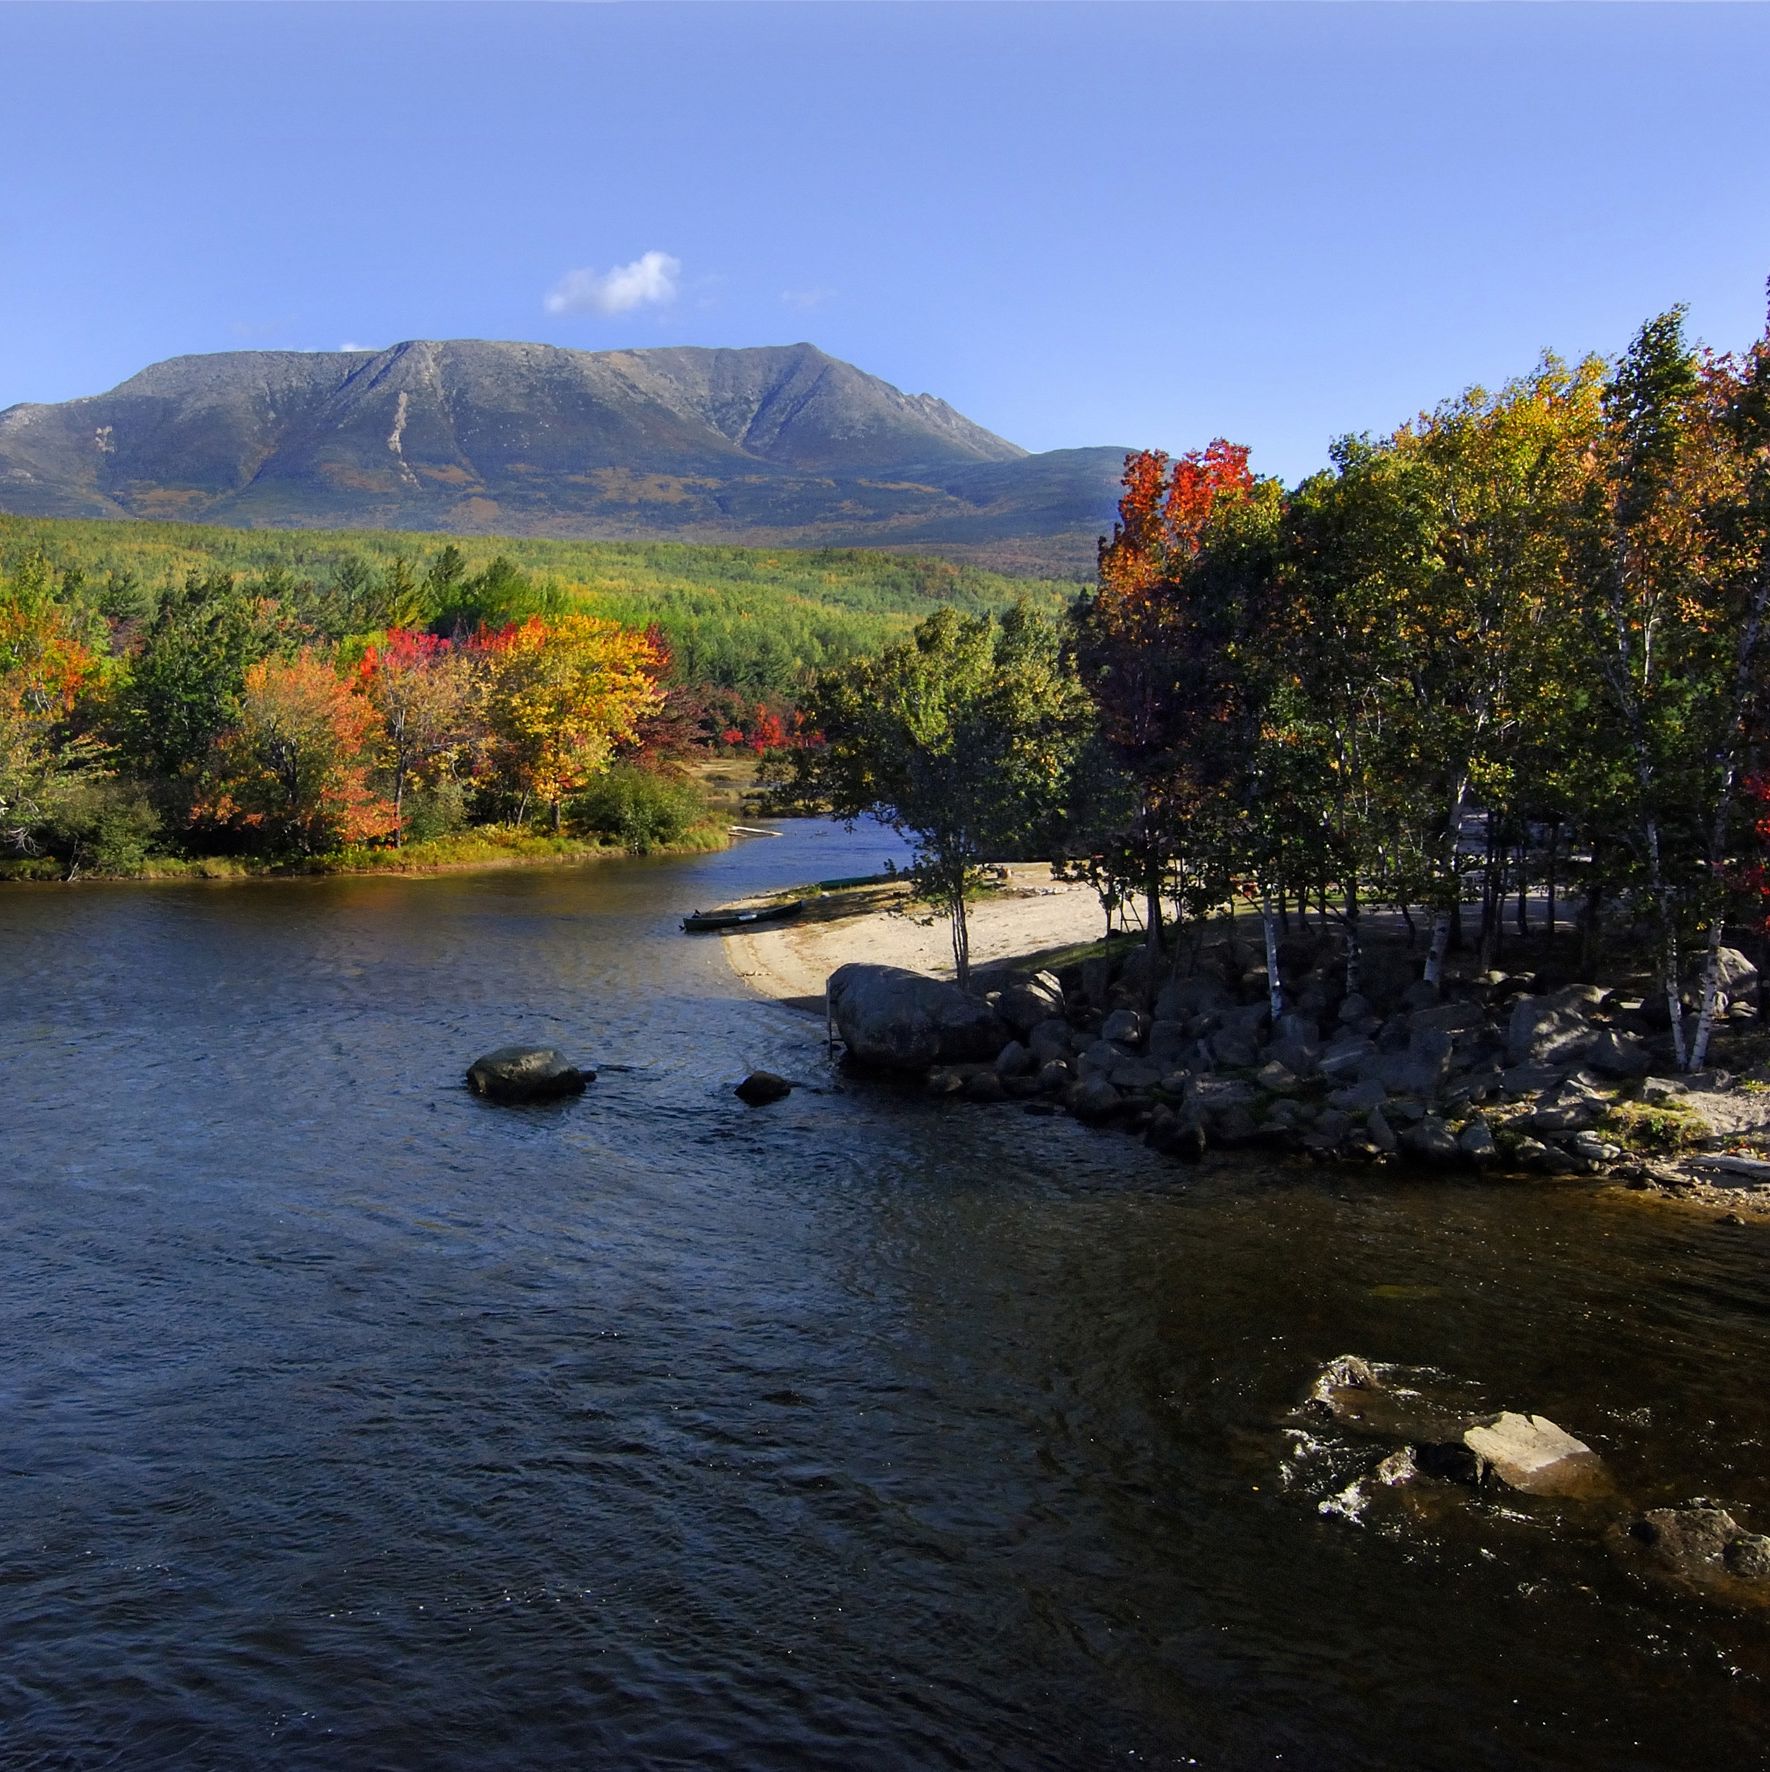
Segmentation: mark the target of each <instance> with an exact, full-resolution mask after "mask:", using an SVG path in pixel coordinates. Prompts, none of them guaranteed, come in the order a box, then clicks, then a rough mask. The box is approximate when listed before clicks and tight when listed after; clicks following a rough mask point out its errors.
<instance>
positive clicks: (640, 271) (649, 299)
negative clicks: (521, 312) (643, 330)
mask: <svg viewBox="0 0 1770 1772" xmlns="http://www.w3.org/2000/svg"><path fill="white" fill-rule="evenodd" d="M681 275H682V260H681V259H679V258H672V257H671V256H670V254H669V253H667V252H646V253H641V254H640V256H639V257H638V258H636V259H634V261H633V262H632V264H630V265H616V266H615V268H614V269H613V270H612V271H591V270H582V271H567V272H566V274H565V275H564V276H563V277H561V278H560V280H559V281H558V282H557V283H555V284H554V285H553V287H552V288H551V289H550V290H548V291H547V296H546V300H545V302H544V303H543V305H544V306H545V307H546V309H547V312H548V313H550V314H582V313H584V312H586V311H587V310H589V309H595V311H596V312H597V313H599V314H624V313H626V312H627V311H628V309H630V308H637V307H643V306H646V305H648V304H649V305H652V306H660V305H662V304H663V303H665V302H672V301H674V300H675V299H676V280H677V279H678V278H679V277H680V276H681Z"/></svg>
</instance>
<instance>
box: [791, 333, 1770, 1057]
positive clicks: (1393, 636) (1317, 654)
mask: <svg viewBox="0 0 1770 1772" xmlns="http://www.w3.org/2000/svg"><path fill="white" fill-rule="evenodd" d="M1123 484H1124V491H1123V497H1122V499H1121V502H1120V507H1119V515H1118V521H1117V523H1116V525H1115V526H1114V530H1113V533H1112V535H1111V536H1110V537H1108V538H1103V540H1102V544H1101V549H1100V563H1099V580H1098V584H1097V585H1096V586H1095V587H1094V588H1093V589H1092V590H1091V591H1090V592H1089V593H1087V594H1086V595H1084V596H1082V597H1081V598H1079V599H1077V600H1076V602H1075V603H1074V605H1073V606H1072V607H1071V609H1070V610H1069V611H1068V613H1067V615H1066V616H1065V617H1063V618H1061V619H1053V618H1051V617H1049V616H1047V615H1046V614H1044V613H1042V612H1040V611H1037V610H1033V609H1030V608H1022V609H1020V610H1017V611H1014V612H1011V613H1010V614H1009V615H1007V616H1006V617H1004V618H1001V619H997V618H995V617H992V616H988V615H978V616H961V615H958V614H956V613H954V612H950V611H949V612H942V613H940V614H937V615H935V616H933V617H931V618H930V619H929V620H928V621H926V622H924V623H923V624H921V625H920V626H919V627H918V629H917V631H916V633H915V634H914V635H913V636H912V637H911V638H910V639H908V640H906V641H903V642H900V643H897V644H894V645H892V646H888V647H886V648H884V649H882V650H881V651H880V652H879V653H877V654H875V655H872V656H869V657H867V658H865V659H862V660H858V661H856V662H854V663H852V664H850V665H848V666H845V667H841V668H838V669H835V670H833V671H828V672H825V673H823V674H822V675H821V676H820V677H819V678H818V680H817V682H816V683H815V684H814V686H813V688H812V689H811V690H810V692H809V693H808V694H807V696H806V697H805V701H804V709H803V713H804V719H805V721H806V724H807V725H808V726H809V727H811V728H813V729H815V730H816V731H817V733H818V734H819V736H820V739H821V741H822V742H821V743H820V744H819V745H817V746H815V747H812V748H808V749H805V750H803V751H802V752H800V753H799V754H798V755H797V757H796V758H795V759H794V763H795V765H796V767H795V770H794V777H795V786H796V791H798V792H799V793H800V794H801V795H804V796H807V797H811V798H817V799H821V800H822V801H823V802H824V803H826V804H828V805H830V806H832V807H834V809H835V810H837V811H838V812H840V813H843V814H846V815H854V814H857V813H859V812H861V811H865V810H872V811H875V812H879V813H882V814H883V815H884V816H886V817H888V818H891V819H892V820H894V821H895V822H896V823H897V824H898V826H899V828H900V829H902V830H904V831H905V832H907V833H908V834H910V835H912V836H913V837H914V839H915V840H916V843H917V845H918V864H917V872H918V876H919V878H920V880H921V883H922V886H923V888H924V890H925V891H926V892H927V894H928V895H929V896H930V897H931V898H932V899H934V900H935V901H936V902H938V903H939V904H941V905H942V906H943V907H944V908H945V909H946V910H947V912H948V914H949V915H950V917H951V919H952V926H953V936H954V944H953V945H954V956H955V961H956V964H957V968H958V971H959V974H960V976H961V978H963V977H964V976H965V974H966V971H967V947H966V935H965V900H966V895H967V893H968V891H970V890H971V889H972V887H973V885H974V883H975V880H976V878H977V874H976V870H977V868H978V865H979V864H980V863H981V862H982V861H984V860H985V859H990V858H997V857H1002V856H1006V855H1020V856H1045V857H1048V858H1049V859H1051V860H1052V861H1053V862H1054V863H1055V864H1056V866H1057V867H1058V868H1059V870H1060V871H1062V872H1065V873H1067V874H1068V875H1069V876H1070V877H1072V878H1085V879H1088V880H1091V881H1092V882H1093V883H1094V884H1095V886H1096V887H1097V889H1098V890H1099V892H1100V894H1101V897H1102V901H1103V903H1104V904H1105V905H1106V907H1107V909H1108V914H1109V916H1110V915H1111V914H1112V912H1113V911H1114V910H1115V909H1116V910H1117V911H1119V913H1120V914H1121V915H1123V916H1129V917H1133V918H1135V919H1137V920H1140V921H1141V923H1142V926H1143V928H1144V930H1145V932H1146V937H1147V940H1148V941H1149V942H1150V943H1151V944H1152V945H1154V946H1159V945H1160V944H1161V942H1162V940H1163V936H1164V930H1169V931H1171V930H1172V929H1173V928H1174V926H1175V925H1177V924H1178V925H1179V926H1181V927H1184V926H1185V925H1187V924H1188V923H1192V924H1194V925H1196V924H1197V922H1198V921H1199V920H1200V919H1202V918H1204V917H1206V916H1208V915H1211V914H1214V913H1215V912H1217V911H1218V910H1219V909H1221V908H1222V907H1223V906H1225V905H1235V904H1240V905H1243V906H1245V907H1247V909H1248V910H1249V911H1250V912H1251V913H1252V914H1254V915H1257V916H1258V917H1259V919H1260V921H1261V923H1262V924H1263V926H1264V931H1265V935H1266V952H1267V956H1268V975H1269V978H1270V981H1271V994H1272V998H1273V1015H1274V1017H1275V1019H1276V1017H1277V1015H1278V1014H1279V1013H1280V1011H1281V1008H1282V1003H1281V986H1280V981H1279V971H1278V967H1277V965H1276V962H1275V960H1274V959H1273V955H1274V952H1275V948H1276V940H1275V936H1276V933H1277V931H1278V930H1279V929H1281V928H1282V927H1285V926H1288V922H1289V919H1290V917H1291V916H1292V915H1293V914H1294V913H1295V914H1305V913H1307V912H1308V911H1309V910H1311V909H1313V911H1314V913H1315V915H1316V916H1317V918H1318V920H1321V921H1324V922H1325V923H1326V924H1327V925H1328V926H1329V927H1331V928H1335V929H1337V930H1338V931H1339V932H1340V939H1341V940H1342V942H1343V946H1344V952H1345V968H1346V980H1345V988H1346V990H1347V992H1348V993H1352V992H1355V991H1356V990H1357V988H1358V969H1359V963H1360V952H1361V930H1363V929H1365V928H1366V927H1367V926H1368V925H1367V923H1366V919H1368V918H1369V917H1370V916H1371V914H1372V913H1374V912H1378V911H1382V912H1384V913H1386V914H1387V915H1388V916H1389V917H1391V918H1394V917H1399V918H1400V919H1401V920H1402V921H1404V922H1405V924H1406V926H1407V929H1408V931H1409V932H1410V936H1413V937H1416V938H1417V953H1418V963H1419V967H1420V983H1421V984H1422V985H1424V986H1426V987H1428V988H1429V989H1430V990H1431V991H1433V992H1436V991H1437V989H1438V988H1440V985H1441V982H1442V979H1443V976H1444V967H1445V962H1446V955H1447V952H1449V950H1450V949H1451V948H1452V946H1453V945H1457V946H1461V945H1462V944H1464V943H1468V944H1470V945H1471V946H1472V947H1473V949H1474V953H1473V956H1472V957H1473V959H1474V962H1475V965H1476V967H1477V968H1480V969H1487V968H1491V967H1493V966H1494V965H1495V963H1496V961H1497V959H1498V957H1499V955H1500V952H1501V949H1502V946H1503V945H1504V943H1505V942H1506V941H1507V939H1508V938H1509V934H1510V932H1511V931H1513V930H1516V931H1518V932H1520V933H1523V932H1526V931H1528V930H1529V928H1530V927H1531V925H1532V922H1533V920H1534V921H1535V922H1536V923H1537V924H1538V925H1539V926H1545V925H1546V926H1547V927H1550V928H1553V927H1554V926H1555V925H1556V923H1557V920H1566V919H1568V918H1570V917H1571V919H1572V921H1573V922H1574V923H1575V925H1576V926H1577V936H1576V938H1577V941H1578V943H1579V947H1580V955H1579V964H1580V966H1581V968H1582V970H1583V972H1584V974H1585V976H1587V977H1588V978H1589V977H1590V976H1592V974H1593V972H1594V970H1595V969H1596V968H1597V967H1598V966H1599V965H1600V964H1601V963H1603V962H1604V960H1605V959H1606V955H1605V952H1604V950H1605V948H1606V947H1607V946H1608V948H1609V949H1610V953H1609V956H1608V958H1609V959H1610V960H1611V961H1613V962H1614V961H1621V962H1624V963H1628V964H1631V965H1636V964H1640V963H1645V964H1646V966H1647V969H1648V970H1649V972H1650V974H1651V977H1652V981H1653V982H1652V985H1651V988H1650V991H1649V998H1650V1001H1657V1002H1658V1003H1659V1004H1661V1005H1663V1009H1662V1011H1661V1014H1662V1025H1665V1023H1667V1022H1669V1026H1670V1031H1671V1035H1672V1040H1673V1043H1674V1047H1675V1053H1676V1057H1677V1060H1678V1063H1679V1065H1680V1067H1681V1068H1687V1069H1699V1068H1701V1066H1702V1064H1703V1062H1704V1059H1705V1055H1706V1051H1707V1047H1708V1042H1709V1038H1710V1033H1711V1029H1712V1027H1713V1023H1714V1016H1715V1010H1716V1005H1717V1001H1718V1000H1719V998H1720V996H1721V990H1720V985H1721V981H1720V979H1719V976H1718V974H1719V957H1720V956H1721V955H1722V953H1723V951H1724V941H1725V939H1726V938H1727V936H1728V933H1729V931H1739V932H1747V931H1749V932H1752V933H1753V934H1755V933H1756V932H1758V931H1761V930H1762V929H1763V927H1764V924H1765V909H1766V893H1767V891H1770V875H1767V874H1766V871H1765V870H1766V861H1767V856H1766V849H1767V847H1770V752H1767V746H1770V725H1767V717H1770V655H1767V653H1766V646H1765V635H1764V618H1765V613H1766V602H1767V600H1770V334H1767V335H1766V337H1764V338H1761V339H1760V340H1758V341H1757V342H1756V343H1755V344H1753V345H1752V346H1751V347H1749V348H1748V349H1746V350H1744V351H1743V352H1739V353H1735V354H1727V353H1721V352H1717V351H1712V350H1708V349H1704V348H1701V347H1699V346H1696V345H1693V344H1692V343H1691V342H1690V341H1689V340H1688V339H1687V337H1686V333H1685V326H1684V317H1683V314H1682V312H1681V311H1680V310H1673V311H1671V312H1668V313H1666V314H1663V315H1660V316H1657V317H1656V318H1654V319H1652V320H1650V321H1649V322H1648V323H1647V324H1645V325H1644V326H1643V327H1642V328H1641V329H1640V331H1639V333H1638V334H1637V335H1636V337H1635V338H1634V340H1633V341H1632V343H1631V344H1630V345H1629V347H1628V348H1627V350H1626V351H1625V352H1624V353H1623V354H1622V355H1621V356H1620V357H1619V358H1617V359H1616V360H1615V361H1614V362H1609V363H1607V362H1605V361H1602V360H1600V359H1597V358H1591V359H1587V360H1585V361H1582V362H1579V363H1574V364H1568V363H1564V362H1562V361H1559V360H1557V359H1556V358H1554V357H1545V358H1543V359H1542V360H1541V361H1540V362H1539V363H1538V364H1537V365H1536V366H1535V367H1534V368H1533V369H1531V370H1530V371H1529V372H1528V373H1526V374H1524V375H1521V376H1519V377H1518V378H1517V379H1515V380H1513V381H1510V382H1508V383H1507V384H1506V385H1504V386H1503V387H1500V388H1498V389H1495V390H1488V389H1483V388H1479V387H1474V388H1470V389H1467V390H1466V391H1465V392H1463V393H1462V394H1460V395H1458V396H1456V397H1455V398H1453V399H1449V400H1446V401H1445V402H1443V403H1442V404H1440V405H1438V406H1437V407H1435V408H1433V409H1432V410H1430V411H1427V412H1423V413H1422V414H1420V415H1419V416H1418V417H1417V418H1415V419H1413V420H1412V421H1410V422H1408V423H1406V424H1404V425H1402V426H1400V427H1399V428H1398V429H1397V430H1396V431H1395V432H1394V433H1393V434H1391V435H1388V436H1385V437H1381V438H1370V437H1363V436H1358V437H1346V438H1343V439H1342V440H1341V441H1340V442H1339V443H1338V444H1337V445H1336V446H1335V448H1334V451H1333V465H1332V467H1331V468H1330V469H1328V470H1325V471H1323V472H1321V473H1318V474H1316V475H1314V476H1312V477H1310V478H1309V479H1307V480H1305V481H1304V482H1302V483H1301V484H1300V485H1297V486H1295V487H1291V488H1286V487H1284V486H1282V485H1280V484H1279V483H1278V482H1277V481H1275V480H1272V479H1268V478H1261V477H1260V476H1258V475H1257V474H1255V473H1254V472H1253V470H1252V468H1251V467H1250V464H1249V453H1248V451H1247V450H1246V449H1245V448H1241V447H1239V446H1236V445H1232V444H1230V443H1228V442H1225V441H1223V440H1218V441H1216V442H1213V443H1212V444H1211V445H1210V446H1209V447H1207V448H1204V449H1202V450H1198V451H1195V452H1193V453H1190V454H1188V455H1185V456H1183V457H1182V458H1180V459H1179V460H1175V461H1170V460H1169V459H1168V458H1167V457H1165V456H1164V455H1162V454H1159V453H1154V452H1145V453H1139V454H1135V455H1133V456H1131V457H1130V458H1129V459H1128V460H1127V463H1126V469H1125V475H1124V483H1123Z"/></svg>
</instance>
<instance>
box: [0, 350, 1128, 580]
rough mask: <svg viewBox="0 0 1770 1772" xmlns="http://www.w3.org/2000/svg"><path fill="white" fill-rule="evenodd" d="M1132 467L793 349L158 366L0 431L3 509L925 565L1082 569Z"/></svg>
mask: <svg viewBox="0 0 1770 1772" xmlns="http://www.w3.org/2000/svg"><path fill="white" fill-rule="evenodd" d="M1122 459H1123V451H1121V450H1117V449H1082V450H1054V451H1048V452H1045V453H1044V454H1040V455H1034V454H1030V453H1029V452H1028V451H1026V450H1024V449H1022V448H1021V447H1020V446H1019V445H1018V444H1015V443H1011V442H1009V441H1008V440H1007V439H1005V438H1002V437H999V436H997V435H995V434H994V433H993V432H991V431H988V430H986V429H985V428H984V427H983V426H981V425H978V424H976V423H974V422H973V421H972V420H971V419H968V418H967V417H965V415H964V414H962V413H960V412H958V411H957V410H956V409H955V408H953V407H952V406H950V405H949V404H948V403H947V402H946V401H944V400H941V399H939V398H938V397H936V396H934V395H932V394H906V393H904V392H902V391H901V390H900V389H898V388H896V387H894V386H893V385H892V384H891V383H889V382H886V381H883V380H881V379H880V378H879V377H877V376H873V375H869V374H867V373H866V372H865V371H863V370H861V369H858V368H856V367H855V366H854V365H853V364H850V363H846V362H844V361H843V360H842V359H840V358H837V357H832V356H830V355H828V354H827V353H826V352H824V351H822V350H820V349H818V347H817V346H815V345H812V344H809V343H799V344H793V345H772V346H756V347H749V348H744V349H734V348H718V347H704V346H693V345H676V346H664V347H659V348H655V349H648V350H624V351H598V352H593V351H575V350H571V349H569V348H567V347H564V346H558V345H542V344H528V343H521V342H509V341H501V340H482V339H449V340H436V339H409V340H404V341H402V342H401V343H399V344H396V345H391V346H388V347H387V348H386V349H384V350H379V351H315V352H300V351H221V352H213V353H202V354H192V355H185V356H179V357H170V358H166V359H163V360H162V361H160V362H158V363H153V364H149V365H147V366H146V367H145V368H143V369H142V370H140V371H138V372H137V373H136V374H135V375H133V376H131V377H129V378H128V379H127V380H125V381H123V382H121V383H119V384H118V385H117V386H116V387H115V388H112V389H110V390H109V391H108V392H105V393H101V394H89V395H82V396H80V397H78V398H76V399H73V400H68V401H63V402H59V403H53V404H51V403H38V404H32V403H26V404H20V405H15V406H11V407H8V408H6V409H5V410H4V411H0V510H5V511H10V512H14V513H17V514H20V515H27V516H54V517H113V518H121V517H129V518H150V519H152V518H176V519H180V520H186V521H198V522H211V523H231V524H243V525H246V526H248V527H251V526H265V527H276V528H310V527H339V526H351V527H359V528H361V527H376V528H395V529H417V530H434V531H439V532H454V533H461V534H486V533H494V532H499V531H503V532H507V533H512V534H534V535H554V536H575V537H582V538H585V539H596V538H605V539H639V538H644V537H655V538H657V539H669V538H671V537H676V538H680V539H694V540H703V541H718V542H727V543H732V542H735V543H748V544H753V545H754V544H766V545H786V546H877V547H887V548H897V549H905V548H918V549H921V550H923V551H933V552H946V553H950V554H954V555H957V556H960V557H967V558H976V559H979V560H986V559H989V558H990V557H992V556H995V557H998V558H1001V559H1003V560H1007V561H1012V562H1014V567H1015V569H1018V570H1028V569H1034V570H1050V569H1053V568H1056V569H1059V570H1063V571H1078V572H1086V571H1088V570H1090V569H1091V566H1092V557H1093V547H1094V539H1095V537H1096V536H1098V535H1099V534H1100V533H1101V532H1102V531H1103V530H1104V529H1105V528H1106V527H1108V526H1109V525H1110V520H1111V515H1112V510H1113V503H1114V499H1115V497H1116V490H1117V479H1118V472H1119V466H1120V463H1121V462H1122Z"/></svg>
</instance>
